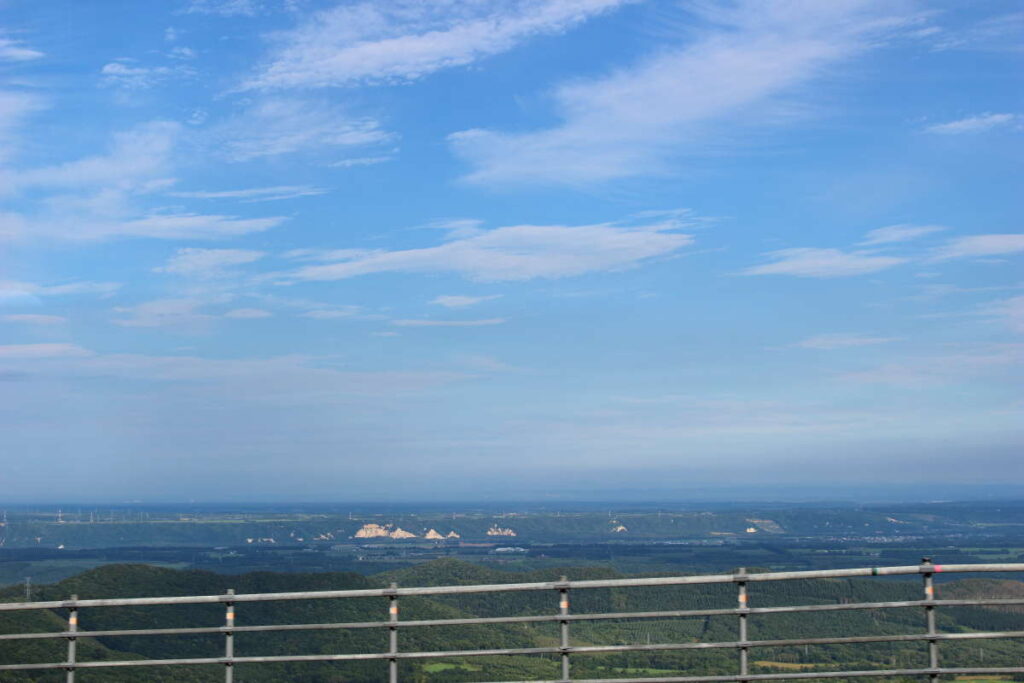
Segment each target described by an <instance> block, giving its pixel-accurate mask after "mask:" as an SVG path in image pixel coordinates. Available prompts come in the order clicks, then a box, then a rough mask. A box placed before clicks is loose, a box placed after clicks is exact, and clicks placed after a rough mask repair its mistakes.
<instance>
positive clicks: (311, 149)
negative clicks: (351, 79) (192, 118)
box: [216, 97, 394, 163]
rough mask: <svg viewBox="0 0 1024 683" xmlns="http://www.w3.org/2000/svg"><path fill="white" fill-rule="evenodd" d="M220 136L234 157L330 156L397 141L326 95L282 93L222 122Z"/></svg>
mask: <svg viewBox="0 0 1024 683" xmlns="http://www.w3.org/2000/svg"><path fill="white" fill-rule="evenodd" d="M216 136H217V137H218V138H219V139H220V141H221V143H222V144H223V148H224V154H225V156H226V157H227V158H228V159H229V160H231V161H249V160H251V159H258V158H261V157H272V156H279V155H282V154H293V153H299V152H304V153H314V154H317V155H318V156H320V157H325V156H329V155H334V154H337V153H338V152H339V151H341V150H351V149H355V148H365V147H370V146H373V145H379V144H382V143H388V142H393V141H394V135H393V134H392V133H389V132H387V131H385V130H384V129H383V128H381V125H380V123H379V122H377V121H376V120H374V119H372V118H369V117H358V116H353V115H352V114H350V113H349V112H348V111H346V110H344V109H342V108H340V107H338V106H337V105H334V104H329V103H326V102H323V101H313V100H308V99H288V98H281V97H272V98H265V99H262V100H260V101H259V102H257V103H256V104H254V105H252V106H250V107H249V108H248V109H247V110H245V111H243V112H242V113H241V114H239V115H238V116H236V117H234V118H232V119H230V120H229V121H227V122H225V123H224V124H222V125H221V126H220V127H219V128H217V130H216ZM330 161H331V160H330V159H325V163H330Z"/></svg>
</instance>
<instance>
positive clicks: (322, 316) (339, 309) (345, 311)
mask: <svg viewBox="0 0 1024 683" xmlns="http://www.w3.org/2000/svg"><path fill="white" fill-rule="evenodd" d="M360 310H362V309H360V308H359V306H335V307H334V308H314V309H313V310H311V311H306V312H304V313H300V314H299V315H300V316H302V317H303V318H312V319H313V320H337V319H338V318H351V317H352V316H354V315H357V314H358V313H359V312H360Z"/></svg>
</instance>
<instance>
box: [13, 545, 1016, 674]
mask: <svg viewBox="0 0 1024 683" xmlns="http://www.w3.org/2000/svg"><path fill="white" fill-rule="evenodd" d="M561 575H566V576H568V577H569V578H570V579H576V580H578V579H591V578H611V577H616V576H622V575H621V574H618V573H616V572H614V571H612V570H608V569H600V568H565V569H556V570H544V571H537V572H530V573H525V574H519V573H511V572H502V571H497V570H494V569H488V568H483V567H479V566H476V565H472V564H469V563H465V562H460V561H454V560H441V561H437V562H430V563H426V564H422V565H418V566H415V567H411V568H408V569H404V570H401V571H397V572H393V573H389V574H387V575H379V576H373V577H363V576H360V575H357V574H348V573H323V574H276V573H251V574H243V575H234V576H229V575H219V574H214V573H208V572H199V571H178V570H170V569H161V568H155V567H150V566H145V565H109V566H106V567H102V568H99V569H95V570H92V571H89V572H86V573H84V574H80V575H78V576H75V577H73V578H70V579H67V580H64V581H61V582H59V583H56V584H53V585H48V586H40V587H38V589H37V592H36V594H35V595H34V596H33V598H34V599H36V600H63V599H66V598H67V597H68V596H69V595H71V594H78V596H79V597H80V598H82V599H89V598H104V597H145V596H168V595H188V594H192V595H195V594H220V593H223V592H225V591H226V590H227V589H229V588H232V589H234V590H235V591H236V592H240V593H258V592H278V591H295V590H344V589H359V588H370V587H383V586H386V585H387V584H388V583H389V582H391V581H396V582H398V583H399V584H400V585H405V586H413V585H441V584H475V583H503V582H520V581H546V580H552V579H557V578H559V577H560V576H561ZM913 578H914V579H915V580H906V581H896V580H883V579H852V580H819V581H813V582H811V581H793V582H785V583H773V584H756V583H755V584H751V586H750V600H751V606H771V605H783V604H799V603H822V604H828V603H838V602H862V601H882V600H913V599H918V598H920V597H921V584H920V580H919V579H917V577H913ZM939 590H940V595H939V597H960V596H962V597H979V596H995V595H998V596H1004V597H1021V596H1024V583H1021V582H1016V581H1006V580H990V579H966V580H961V581H954V582H950V583H945V584H942V585H941V586H940V588H939ZM572 597H573V599H572V609H573V611H574V612H602V611H603V612H607V611H643V610H668V609H701V608H719V607H733V606H735V603H736V594H735V587H734V586H732V585H709V586H679V587H671V588H660V589H653V588H643V589H600V590H579V591H574V594H573V596H572ZM19 599H23V596H22V595H21V594H20V593H19V591H18V590H17V589H15V588H11V589H6V590H4V591H0V601H3V602H13V601H18V600H19ZM400 603H401V618H402V619H403V620H405V619H442V618H454V617H459V616H505V615H512V614H551V613H554V612H555V611H556V608H557V595H556V594H555V593H554V592H551V593H548V592H536V593H534V592H526V593H523V592H519V593H507V594H479V595H467V596H445V597H437V598H431V599H426V598H402V599H401V601H400ZM386 608H387V605H386V601H385V600H383V599H381V598H366V599H350V600H333V601H318V602H312V601H310V602H280V603H263V604H259V603H243V604H240V605H239V606H238V617H237V623H238V625H254V624H267V623H313V622H346V621H381V620H384V619H386ZM223 619H224V614H223V606H221V605H193V606H175V607H147V608H102V609H100V608H94V609H85V610H82V611H81V615H80V620H81V628H82V629H84V630H98V629H113V628H167V627H194V626H219V625H221V624H223ZM750 622H751V623H750V636H751V638H753V639H759V638H769V637H770V638H795V637H815V636H827V635H852V634H860V635H864V634H870V633H920V632H921V631H922V628H923V615H922V613H921V610H920V609H910V610H896V609H891V610H875V611H870V612H864V611H857V612H837V613H831V614H803V615H784V614H780V615H763V616H752V617H751V618H750ZM64 623H65V622H63V619H62V615H59V614H58V613H57V612H32V613H27V612H26V613H22V612H8V613H0V632H3V633H10V632H16V631H46V630H49V631H59V630H62V629H63V624H64ZM939 625H940V629H941V630H943V631H949V632H956V631H969V630H995V629H998V630H1005V629H1021V628H1024V613H1022V611H1021V610H1020V609H1016V608H1001V609H986V608H958V609H953V608H944V609H941V610H939ZM572 631H573V643H574V644H579V645H586V644H628V643H647V642H651V643H658V642H684V641H696V640H701V641H728V640H734V639H735V638H736V635H737V634H736V619H735V617H710V618H700V619H687V620H615V621H600V622H590V623H588V622H579V623H574V624H573V626H572ZM555 639H556V627H555V625H553V624H539V625H479V626H459V627H454V626H453V627H433V628H414V629H408V630H403V631H401V632H400V641H401V649H402V650H406V651H409V650H444V649H474V648H494V647H537V646H550V645H552V644H554V643H555V642H556V640H555ZM235 640H236V654H237V655H239V656H245V655H258V654H262V655H270V654H285V653H289V654H312V653H342V652H382V651H385V650H386V634H385V633H384V632H382V631H378V630H376V629H373V630H371V629H359V630H346V631H323V632H318V631H305V632H283V633H277V634H238V635H236V638H235ZM65 647H66V645H65V643H64V642H63V641H59V640H58V641H20V642H11V641H4V642H2V643H0V662H3V663H15V662H31V661H62V660H63V659H64V653H65ZM79 651H80V653H81V659H82V660H83V661H85V660H95V659H134V658H163V657H217V656H220V655H221V654H222V652H223V639H222V637H221V636H219V635H212V636H175V637H164V636H143V637H135V638H100V639H82V640H81V642H80V645H79ZM942 656H943V662H944V663H945V664H947V665H950V666H957V665H960V666H965V665H968V664H977V663H979V660H980V659H983V660H984V665H986V666H1000V665H1003V666H1007V665H1013V664H1017V663H1019V662H1020V661H1022V660H1024V642H1021V641H1019V640H1018V641H986V642H974V643H970V644H969V645H960V644H957V643H951V642H950V643H943V644H942ZM751 659H752V660H753V662H754V665H753V668H754V669H755V671H760V672H779V671H783V670H808V671H813V670H815V669H827V668H832V669H835V668H871V667H890V666H900V667H904V666H923V665H924V664H925V663H926V657H925V649H924V646H923V644H921V643H909V644H898V645H890V644H882V645H879V644H872V645H865V646H824V647H807V648H804V647H799V648H774V649H759V650H755V651H754V652H753V653H752V657H751ZM401 664H402V669H403V671H402V674H403V680H409V681H431V682H433V681H452V682H456V681H494V680H522V679H529V678H555V677H557V675H556V662H555V661H554V659H553V658H543V657H502V658H478V659H477V658H474V659H467V660H465V661H459V660H455V659H452V660H444V661H438V660H432V661H431V662H429V663H417V662H402V663H401ZM384 666H385V665H384V663H383V662H365V663H345V664H323V663H310V664H306V663H303V664H288V665H266V666H262V667H256V666H252V665H250V666H245V665H240V666H238V671H237V673H236V680H238V681H245V682H255V683H263V682H268V681H283V680H288V681H300V682H303V681H305V682H309V683H313V682H319V681H324V682H328V681H331V682H333V681H353V682H355V681H365V682H370V681H380V680H384V675H383V674H384ZM573 666H574V671H575V672H577V673H578V674H579V675H580V676H587V677H594V678H600V677H615V676H619V677H622V676H624V675H627V674H629V675H639V674H642V673H644V672H647V673H650V674H651V675H656V674H665V675H670V674H669V673H667V672H670V673H671V674H674V675H685V674H690V675H699V674H702V673H707V674H726V673H732V672H734V671H735V670H736V668H735V667H736V653H735V652H732V651H728V650H707V651H689V652H659V653H651V654H646V653H631V654H618V655H606V656H596V655H594V656H582V655H580V656H576V657H574V658H573ZM60 675H62V674H58V673H55V672H39V673H31V672H27V673H22V674H10V673H7V674H5V676H3V678H2V680H4V681H5V682H6V681H12V682H16V681H17V682H21V681H54V680H57V678H59V676H60ZM79 680H80V681H84V682H86V683H88V682H90V681H95V682H100V681H109V682H121V681H140V680H146V681H168V682H169V681H184V682H185V683H191V682H198V681H219V680H223V672H222V671H220V670H218V667H217V666H212V667H205V668H200V667H196V668H192V669H184V668H175V669H169V668H168V669H160V668H151V669H146V670H145V676H144V678H142V677H140V670H131V669H125V670H116V669H111V670H106V671H95V670H94V671H90V670H83V671H81V672H80V674H79Z"/></svg>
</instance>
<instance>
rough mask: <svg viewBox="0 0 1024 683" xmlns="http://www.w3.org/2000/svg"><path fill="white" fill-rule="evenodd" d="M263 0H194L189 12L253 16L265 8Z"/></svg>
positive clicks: (224, 15) (226, 15)
mask: <svg viewBox="0 0 1024 683" xmlns="http://www.w3.org/2000/svg"><path fill="white" fill-rule="evenodd" d="M264 5H265V3H264V2H262V0H192V2H191V3H189V6H188V8H187V9H186V10H185V11H186V12H187V13H189V14H215V15H219V16H222V17H252V16H255V15H256V14H258V13H259V12H260V11H261V10H263V9H264Z"/></svg>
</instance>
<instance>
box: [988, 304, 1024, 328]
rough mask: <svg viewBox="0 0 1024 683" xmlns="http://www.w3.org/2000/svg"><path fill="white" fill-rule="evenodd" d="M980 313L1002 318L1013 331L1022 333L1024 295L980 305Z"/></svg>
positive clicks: (1023, 326)
mask: <svg viewBox="0 0 1024 683" xmlns="http://www.w3.org/2000/svg"><path fill="white" fill-rule="evenodd" d="M980 312H981V314H982V315H985V316H989V317H992V318H996V319H998V320H1002V321H1003V322H1004V323H1005V324H1006V326H1007V327H1009V328H1010V329H1011V330H1013V331H1014V332H1020V333H1022V334H1024V296H1014V297H1010V298H1009V299H1003V300H1001V301H992V302H989V303H987V304H985V305H984V306H982V307H981V311H980Z"/></svg>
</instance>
